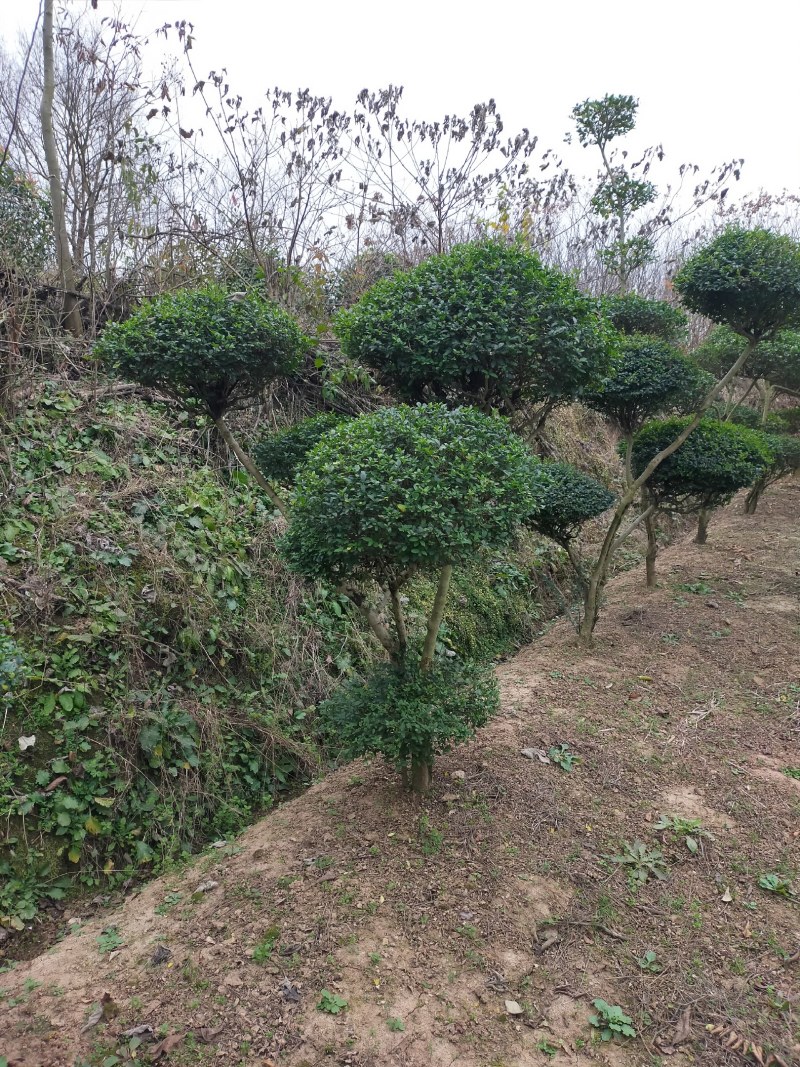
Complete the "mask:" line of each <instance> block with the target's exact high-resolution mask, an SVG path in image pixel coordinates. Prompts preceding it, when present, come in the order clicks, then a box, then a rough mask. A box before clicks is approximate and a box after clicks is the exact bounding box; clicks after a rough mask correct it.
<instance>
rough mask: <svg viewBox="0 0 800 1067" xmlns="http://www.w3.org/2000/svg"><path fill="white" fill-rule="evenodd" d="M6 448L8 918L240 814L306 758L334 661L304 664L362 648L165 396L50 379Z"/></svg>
mask: <svg viewBox="0 0 800 1067" xmlns="http://www.w3.org/2000/svg"><path fill="white" fill-rule="evenodd" d="M4 448H5V449H6V451H7V452H8V451H9V450H10V451H11V453H12V454H13V457H14V472H15V474H14V482H13V483H12V484H11V485H10V486H9V487H8V489H7V490H6V493H5V496H4V502H3V510H2V515H0V561H2V562H0V566H1V567H2V568H3V574H4V577H5V578H6V579H7V580H6V582H5V584H4V593H5V599H4V610H5V612H6V615H7V621H6V623H5V632H4V633H3V635H2V638H0V644H1V645H2V654H1V655H0V662H2V664H3V666H2V672H3V681H4V685H5V692H4V694H3V696H2V697H0V726H3V732H2V738H1V739H2V742H3V743H2V744H0V818H2V821H3V827H4V835H3V842H2V845H0V865H2V866H1V867H0V871H1V872H2V873H0V921H2V922H9V921H10V920H11V918H12V917H14V916H17V917H18V918H19V919H20V920H21V921H26V920H29V919H30V918H32V917H33V915H34V914H35V911H36V907H37V902H38V901H39V900H40V899H42V898H45V899H46V898H47V897H49V896H56V897H57V896H59V895H63V892H64V890H65V887H68V886H69V885H70V884H73V885H82V886H85V887H87V888H91V889H93V890H94V892H97V888H96V887H98V886H105V885H108V884H109V883H110V884H114V883H116V882H121V881H123V880H124V879H126V878H128V877H130V876H131V875H133V874H135V873H136V872H137V871H139V872H141V871H142V870H145V871H146V870H149V869H151V868H154V867H156V868H157V867H158V866H159V865H160V864H162V863H164V862H166V861H168V860H169V858H170V857H173V856H180V855H182V854H185V853H190V852H192V851H195V850H196V849H197V848H199V847H202V845H203V843H204V841H206V840H208V839H209V838H212V839H214V838H217V837H220V836H228V835H230V834H235V833H237V832H238V831H239V830H241V829H243V828H244V826H246V825H247V824H248V822H250V821H251V820H252V819H253V818H254V817H255V815H256V814H257V813H258V812H261V811H263V810H264V809H265V808H267V807H269V805H270V804H271V802H272V799H273V797H274V796H276V795H278V794H280V793H281V792H283V791H285V790H287V789H289V788H293V787H295V786H296V784H297V782H298V781H299V780H302V779H303V778H304V777H305V776H306V775H307V773H308V771H309V769H310V768H312V767H313V766H314V765H315V756H314V752H313V749H311V748H309V747H308V745H307V744H306V743H305V742H306V740H307V738H308V735H309V724H308V723H306V722H305V720H304V716H305V714H306V710H305V709H306V708H308V707H309V706H312V705H314V704H315V703H316V702H317V701H318V700H319V699H322V698H323V697H324V696H326V695H327V693H328V692H329V691H330V688H331V686H332V679H331V678H329V677H328V676H327V674H325V673H324V669H319V668H313V667H310V666H309V665H310V664H313V663H321V662H324V661H325V660H326V659H327V658H328V657H330V661H331V670H332V671H333V672H336V673H338V672H341V673H344V674H348V673H350V674H351V673H353V671H354V670H355V669H356V667H359V668H363V667H364V666H365V665H366V664H367V663H368V658H367V659H366V660H365V659H364V656H365V651H364V649H365V645H364V642H363V638H362V637H361V636H360V635H359V633H358V631H357V630H356V629H355V628H354V627H353V625H352V621H351V618H350V614H349V611H350V609H349V608H348V607H347V605H346V604H342V603H339V602H338V600H336V608H337V609H338V613H337V612H336V611H334V610H333V608H332V603H333V601H334V600H335V599H336V598H332V597H329V598H327V599H324V600H323V599H322V598H321V597H318V596H316V595H315V593H314V592H313V591H309V592H308V593H307V595H306V596H305V597H304V596H303V595H302V594H300V593H299V592H298V589H297V584H296V581H295V580H294V579H293V578H292V577H291V576H290V575H289V574H288V573H287V572H286V570H285V569H284V568H281V567H280V566H279V565H277V564H276V563H275V562H274V559H275V547H274V537H273V519H272V512H271V509H269V507H267V506H266V505H265V502H264V500H263V498H262V496H261V494H260V493H257V492H253V491H251V490H250V489H249V487H248V485H247V482H246V480H245V479H242V480H239V479H237V478H235V477H234V478H233V479H232V481H231V482H230V483H229V484H228V485H226V484H224V483H223V482H222V481H221V480H220V479H219V477H218V475H217V473H216V472H215V471H213V470H211V469H209V468H206V467H202V466H199V465H198V464H197V461H196V448H195V444H194V440H193V434H192V433H191V432H187V431H183V430H180V429H176V428H175V427H174V426H171V425H170V424H169V423H167V422H166V421H165V420H164V419H163V417H162V416H161V415H160V414H159V413H158V412H157V411H156V410H155V409H153V408H151V407H149V406H147V405H142V404H128V403H126V402H120V400H119V399H116V400H114V401H106V402H101V403H99V404H98V405H96V406H88V405H85V404H83V403H80V402H79V401H78V400H77V399H75V398H73V397H72V396H71V395H70V394H69V393H64V392H55V391H47V392H45V393H43V394H42V395H41V396H39V397H37V398H35V399H33V400H31V402H30V406H29V407H28V409H27V410H25V411H23V412H22V413H20V415H19V416H18V417H17V418H16V419H14V420H8V421H7V423H6V426H5V437H4ZM268 561H269V562H268ZM290 603H291V604H294V607H293V608H291V609H290V608H288V607H287V605H289V604H290ZM21 664H24V669H22V670H21V669H20V668H21ZM315 671H316V672H317V673H315ZM9 684H10V688H9ZM23 734H24V735H26V736H27V735H31V734H35V735H36V744H35V746H34V747H33V748H30V749H27V750H26V751H25V752H21V751H19V749H18V746H17V744H16V738H17V737H18V736H20V735H23ZM7 741H9V742H11V743H8V744H6V742H7ZM23 831H24V832H23ZM64 875H67V876H68V877H67V879H66V880H62V879H63V876H64Z"/></svg>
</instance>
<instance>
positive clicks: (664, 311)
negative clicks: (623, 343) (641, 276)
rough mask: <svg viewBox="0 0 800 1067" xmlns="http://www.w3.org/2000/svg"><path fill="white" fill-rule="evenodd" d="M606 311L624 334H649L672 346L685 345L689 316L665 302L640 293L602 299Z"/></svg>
mask: <svg viewBox="0 0 800 1067" xmlns="http://www.w3.org/2000/svg"><path fill="white" fill-rule="evenodd" d="M603 310H604V311H605V313H606V315H607V316H608V317H609V319H610V320H611V322H612V323H613V324H614V326H615V327H616V329H618V330H619V332H620V333H622V334H642V333H643V334H648V335H649V336H651V337H659V338H660V339H661V340H662V341H666V342H667V344H670V345H681V344H685V342H686V336H687V330H688V321H689V320H688V316H687V315H686V312H685V311H683V310H682V309H681V308H679V307H674V305H672V304H668V303H667V302H666V300H648V299H647V298H646V297H643V296H639V294H638V293H619V294H617V295H615V296H606V297H604V298H603Z"/></svg>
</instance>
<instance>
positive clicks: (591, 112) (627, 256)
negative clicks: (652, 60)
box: [572, 94, 656, 288]
mask: <svg viewBox="0 0 800 1067" xmlns="http://www.w3.org/2000/svg"><path fill="white" fill-rule="evenodd" d="M638 107H639V102H638V100H636V99H635V98H634V97H632V96H617V95H614V94H608V95H606V96H604V97H603V98H602V100H584V101H583V103H581V104H576V105H575V107H574V108H573V109H572V118H573V119H574V120H575V125H576V127H577V130H578V138H579V140H580V142H581V144H582V145H583V146H584V148H585V147H587V146H588V145H597V147H598V148H599V149H600V152H601V155H602V159H603V168H604V170H603V173H602V174H601V177H600V181H599V183H598V185H597V188H596V189H595V191H594V195H593V196H592V199H591V205H592V209H593V210H594V212H595V213H596V214H597V215H598V216H599V217H600V218H601V219H603V220H608V219H612V220H613V221H614V224H615V231H616V238H615V240H614V241H613V242H612V243H611V244H610V245H608V246H607V247H606V248H604V249H602V250H601V252H600V258H601V260H603V261H604V262H605V263H606V264H607V265H608V266H609V267H610V268H611V270H612V271H613V272H614V274H616V276H617V278H618V280H619V283H620V285H621V287H622V288H625V287H626V285H627V282H628V278H629V277H630V274H631V272H632V271H633V270H635V269H636V268H637V267H641V266H643V265H644V264H645V263H647V262H649V261H650V259H651V258H652V256H653V242H652V240H651V239H650V238H649V237H648V236H647V235H646V234H645V233H644V232H642V231H641V230H640V232H639V233H633V232H632V230H631V227H630V222H631V219H632V216H634V215H635V214H636V212H637V211H639V210H640V209H641V208H643V207H646V206H647V204H650V203H652V201H653V200H654V199H655V196H656V187H655V185H653V183H652V182H649V181H643V180H642V179H641V178H636V177H634V176H633V174H632V173H631V172H629V171H628V170H626V168H625V165H624V164H619V163H616V164H615V163H614V156H613V154H609V153H608V151H607V148H608V144H609V142H610V141H613V140H614V139H615V138H617V137H621V136H623V135H624V134H626V133H630V132H631V130H632V129H633V128H634V126H635V125H636V112H637V110H638ZM623 158H624V155H623Z"/></svg>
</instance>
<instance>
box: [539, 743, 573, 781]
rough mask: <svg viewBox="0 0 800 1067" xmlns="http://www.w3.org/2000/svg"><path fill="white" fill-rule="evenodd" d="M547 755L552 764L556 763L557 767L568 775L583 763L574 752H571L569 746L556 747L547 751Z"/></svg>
mask: <svg viewBox="0 0 800 1067" xmlns="http://www.w3.org/2000/svg"><path fill="white" fill-rule="evenodd" d="M547 755H548V758H549V759H550V762H551V763H555V765H556V766H557V767H560V768H561V770H562V771H566V772H567V774H569V773H570V771H571V770H572V768H573V767H575V766H576V765H577V764H578V763H580V762H581V760H580V756H576V755H575V753H574V752H571V751H570V747H569V745H567V744H560V745H554V746H553V747H552V748H549V749H548V750H547Z"/></svg>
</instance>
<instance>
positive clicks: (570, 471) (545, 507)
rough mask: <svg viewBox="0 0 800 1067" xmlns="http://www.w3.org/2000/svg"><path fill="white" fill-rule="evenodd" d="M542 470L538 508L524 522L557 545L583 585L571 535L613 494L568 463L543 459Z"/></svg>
mask: <svg viewBox="0 0 800 1067" xmlns="http://www.w3.org/2000/svg"><path fill="white" fill-rule="evenodd" d="M543 471H544V474H545V475H546V477H547V481H546V483H545V486H544V490H543V492H542V495H541V497H540V499H539V507H538V510H537V512H536V514H535V515H532V516H531V518H530V519H529V521H528V524H527V525H529V526H530V527H531V528H532V529H534V530H536V531H537V533H540V534H542V535H543V536H544V537H549V538H550V539H551V540H552V541H555V542H556V543H557V544H559V545H561V547H562V548H563V549H564V551H565V552H566V553H567V556H568V557H569V560H570V563H571V564H572V567H573V569H574V571H575V576H576V577H577V579H578V582H579V583H580V585H581V587H585V584H586V575H585V573H584V568H583V564H582V562H581V559H580V555H579V554H578V551H577V549H576V546H575V539H576V538H577V536H578V534H579V533H580V529H581V526H583V524H584V523H585V522H588V521H589V520H590V519H594V518H596V517H597V516H598V515H602V514H603V512H604V511H607V510H608V509H609V508H610V507H611V505H612V504H613V503H614V500H615V497H614V494H613V493H611V492H610V491H609V490H608V489H606V487H605V486H604V485H601V484H600V482H598V481H596V480H595V479H594V478H592V477H590V476H589V475H588V474H584V473H583V471H580V470H578V469H577V467H573V466H572V465H571V464H569V463H546V464H545V465H544V468H543Z"/></svg>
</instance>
